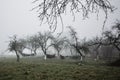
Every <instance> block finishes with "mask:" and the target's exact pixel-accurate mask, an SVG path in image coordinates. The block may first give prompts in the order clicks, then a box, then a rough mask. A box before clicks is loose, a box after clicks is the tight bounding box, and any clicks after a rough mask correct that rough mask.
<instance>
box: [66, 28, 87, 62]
mask: <svg viewBox="0 0 120 80" xmlns="http://www.w3.org/2000/svg"><path fill="white" fill-rule="evenodd" d="M68 28H69V33H70V37H71V40H69V42H68V43H69V44H70V46H71V47H72V48H73V49H74V50H75V51H76V52H77V53H78V54H79V55H80V56H81V61H83V57H85V55H84V54H83V52H84V53H86V52H88V51H89V49H88V46H87V44H86V43H85V42H82V43H80V41H79V40H78V37H77V32H76V31H75V30H74V28H72V27H71V26H69V27H68Z"/></svg>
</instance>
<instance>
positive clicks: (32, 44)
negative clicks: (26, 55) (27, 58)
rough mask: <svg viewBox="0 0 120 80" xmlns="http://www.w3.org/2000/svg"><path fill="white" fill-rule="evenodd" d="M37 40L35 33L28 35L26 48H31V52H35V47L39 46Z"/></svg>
mask: <svg viewBox="0 0 120 80" xmlns="http://www.w3.org/2000/svg"><path fill="white" fill-rule="evenodd" d="M39 47H40V46H39V42H38V37H37V35H33V36H30V37H29V38H28V39H27V48H28V49H30V50H31V54H32V53H33V54H35V55H36V54H37V49H38V48H39Z"/></svg>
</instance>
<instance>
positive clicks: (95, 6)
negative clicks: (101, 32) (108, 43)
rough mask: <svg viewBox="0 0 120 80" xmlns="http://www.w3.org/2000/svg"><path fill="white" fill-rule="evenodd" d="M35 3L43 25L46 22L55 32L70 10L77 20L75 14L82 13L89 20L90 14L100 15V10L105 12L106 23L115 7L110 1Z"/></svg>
mask: <svg viewBox="0 0 120 80" xmlns="http://www.w3.org/2000/svg"><path fill="white" fill-rule="evenodd" d="M33 3H38V4H37V6H36V7H34V8H33V9H37V12H39V18H40V21H41V23H42V22H43V21H46V22H47V23H48V25H49V27H50V29H52V30H55V29H56V27H57V23H58V20H59V19H60V20H61V23H62V24H63V21H62V14H64V13H66V11H67V9H68V8H69V9H70V11H69V12H70V13H72V15H73V17H74V19H75V13H81V14H82V15H83V18H87V17H88V16H89V14H90V13H97V14H98V13H99V11H100V10H103V12H105V15H106V17H105V21H104V23H105V22H106V20H107V15H108V12H109V11H111V12H112V11H113V6H111V3H110V1H109V0H42V1H41V0H34V1H33Z"/></svg>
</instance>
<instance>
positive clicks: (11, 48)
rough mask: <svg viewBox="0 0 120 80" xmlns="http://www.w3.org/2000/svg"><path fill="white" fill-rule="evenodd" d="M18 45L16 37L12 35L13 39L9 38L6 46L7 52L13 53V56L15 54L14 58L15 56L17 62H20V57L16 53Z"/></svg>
mask: <svg viewBox="0 0 120 80" xmlns="http://www.w3.org/2000/svg"><path fill="white" fill-rule="evenodd" d="M19 45H20V44H19V42H18V40H17V36H16V35H14V36H13V37H10V41H9V45H8V50H9V51H14V52H15V54H16V56H17V62H19V61H20V55H19V53H18V51H19V48H20V46H19Z"/></svg>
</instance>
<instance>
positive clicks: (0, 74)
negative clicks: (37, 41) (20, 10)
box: [0, 58, 120, 80]
mask: <svg viewBox="0 0 120 80" xmlns="http://www.w3.org/2000/svg"><path fill="white" fill-rule="evenodd" d="M0 80H120V67H113V66H107V65H104V64H101V63H100V62H90V61H86V62H84V63H82V64H81V63H79V64H78V61H76V60H56V59H48V60H46V61H45V60H43V59H40V58H32V59H31V58H23V59H22V60H21V62H19V63H18V62H16V60H15V59H12V58H10V59H7V58H4V59H1V60H0Z"/></svg>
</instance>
